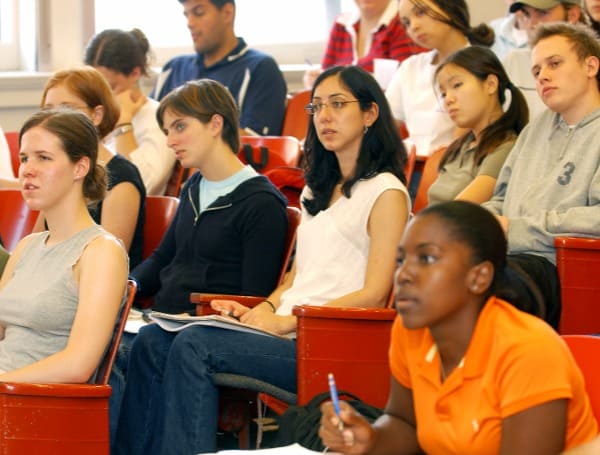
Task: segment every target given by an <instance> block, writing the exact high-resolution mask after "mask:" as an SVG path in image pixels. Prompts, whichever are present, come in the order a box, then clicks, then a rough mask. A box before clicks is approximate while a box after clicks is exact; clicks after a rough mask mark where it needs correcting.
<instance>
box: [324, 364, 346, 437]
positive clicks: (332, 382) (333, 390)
mask: <svg viewBox="0 0 600 455" xmlns="http://www.w3.org/2000/svg"><path fill="white" fill-rule="evenodd" d="M327 381H328V382H329V395H330V396H331V401H332V402H333V409H334V410H335V415H337V416H338V419H339V422H340V423H339V424H338V429H339V430H340V431H342V430H343V429H344V424H343V423H342V418H341V417H340V398H339V397H338V392H337V387H336V386H335V378H334V377H333V373H329V374H328V375H327Z"/></svg>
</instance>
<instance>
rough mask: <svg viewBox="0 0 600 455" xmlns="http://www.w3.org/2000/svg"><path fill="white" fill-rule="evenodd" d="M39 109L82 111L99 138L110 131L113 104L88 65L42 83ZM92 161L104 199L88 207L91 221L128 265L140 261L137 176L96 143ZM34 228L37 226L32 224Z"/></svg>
mask: <svg viewBox="0 0 600 455" xmlns="http://www.w3.org/2000/svg"><path fill="white" fill-rule="evenodd" d="M42 106H43V107H47V108H48V107H58V106H70V107H73V108H75V109H77V110H80V111H82V112H84V113H86V114H87V115H88V116H89V117H90V118H91V119H92V121H93V122H94V125H96V128H97V129H98V134H99V136H100V138H105V137H106V136H107V135H108V134H109V133H110V132H111V131H113V130H114V127H115V124H116V123H117V119H118V118H119V106H118V104H117V102H116V100H115V98H114V96H113V94H112V92H111V90H110V86H109V85H108V82H106V79H105V78H104V76H102V74H101V73H99V72H98V71H97V70H95V69H94V68H92V67H89V66H88V67H83V68H76V69H71V70H63V71H58V72H56V73H54V74H53V75H52V76H51V77H50V79H49V80H48V81H47V82H46V86H45V87H44V92H43V94H42ZM98 162H99V163H100V164H101V165H103V166H104V167H105V168H106V172H107V175H108V187H107V189H108V192H107V193H106V197H104V198H103V199H102V200H99V201H97V202H95V203H94V204H91V205H90V206H89V210H90V213H91V215H92V218H93V219H94V221H95V222H96V223H98V224H100V225H102V227H104V228H105V229H106V230H107V231H108V232H110V233H111V234H114V236H115V237H117V238H118V239H120V240H121V241H122V242H123V244H124V245H125V248H127V251H129V265H130V266H131V267H135V266H136V265H137V264H138V263H139V262H140V261H141V259H142V249H143V239H142V233H143V226H144V218H145V207H146V189H145V188H144V183H143V182H142V178H141V176H140V173H139V171H138V169H137V167H135V165H134V164H132V163H131V162H130V161H128V160H126V159H125V158H123V157H122V156H121V155H119V154H116V153H115V152H113V151H111V150H109V149H108V148H107V147H106V146H104V144H102V142H100V144H99V145H98ZM38 226H39V223H38Z"/></svg>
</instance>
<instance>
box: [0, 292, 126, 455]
mask: <svg viewBox="0 0 600 455" xmlns="http://www.w3.org/2000/svg"><path fill="white" fill-rule="evenodd" d="M135 292H136V286H135V283H134V282H133V281H129V282H128V285H127V300H126V303H125V304H124V305H123V307H122V308H121V310H120V312H119V319H118V321H117V324H116V326H115V331H114V333H113V337H112V339H111V341H110V345H109V349H108V350H107V352H106V354H105V355H104V358H103V359H102V362H101V363H100V367H99V368H98V371H97V373H96V375H95V376H96V377H95V380H94V381H93V382H91V383H89V384H31V383H13V382H3V383H0V422H2V431H0V448H1V450H0V452H1V453H2V454H3V455H21V454H25V453H31V454H33V453H35V454H61V455H80V454H102V455H106V454H108V453H109V445H110V440H109V430H108V399H109V397H110V393H111V389H110V386H109V385H108V377H109V375H110V371H111V369H112V365H113V363H114V360H115V356H116V353H117V349H118V347H119V343H120V342H121V336H122V334H123V329H124V327H125V321H126V320H127V315H128V314H129V310H130V308H131V303H132V302H133V298H134V296H135Z"/></svg>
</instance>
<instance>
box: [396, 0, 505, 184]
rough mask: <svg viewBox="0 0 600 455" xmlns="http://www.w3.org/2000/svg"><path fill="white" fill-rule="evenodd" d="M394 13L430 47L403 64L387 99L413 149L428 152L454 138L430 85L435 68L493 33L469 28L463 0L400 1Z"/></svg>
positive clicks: (412, 34) (485, 42) (484, 28)
mask: <svg viewBox="0 0 600 455" xmlns="http://www.w3.org/2000/svg"><path fill="white" fill-rule="evenodd" d="M398 14H399V15H400V22H401V23H402V25H404V27H406V30H407V32H408V35H409V36H410V37H411V38H412V39H413V40H414V41H415V43H417V44H418V45H419V46H423V47H425V48H427V49H431V50H430V51H429V52H422V53H420V54H417V55H413V56H412V57H409V58H407V59H406V60H404V61H403V62H402V64H401V65H400V67H399V68H398V70H396V72H395V73H394V76H393V77H392V81H391V82H390V85H389V87H388V88H387V90H386V97H387V99H388V101H389V103H390V106H391V108H392V113H393V114H394V117H395V118H396V120H398V121H402V122H405V123H406V127H407V129H408V133H409V138H410V140H411V142H412V143H414V144H415V145H416V147H417V153H418V154H419V155H422V156H428V155H429V154H430V153H431V151H432V150H433V149H435V148H437V147H439V146H441V145H448V144H449V143H450V142H452V140H453V138H454V135H455V126H454V124H453V123H452V120H451V119H450V117H449V116H448V114H447V113H446V112H443V110H442V109H441V106H440V105H439V100H438V98H437V95H436V93H435V90H434V89H433V84H432V81H433V76H434V74H435V70H436V68H437V66H438V65H439V64H440V63H442V62H443V61H444V59H445V58H446V57H448V56H449V55H450V54H452V53H454V52H456V51H457V50H459V49H462V48H463V47H467V46H469V45H470V44H481V45H484V46H490V45H491V44H492V43H493V42H494V32H493V31H492V29H491V28H489V27H488V26H487V25H485V24H480V25H479V26H477V27H471V25H470V18H469V9H468V6H467V3H466V2H465V0H400V2H399V3H398ZM411 186H412V185H411Z"/></svg>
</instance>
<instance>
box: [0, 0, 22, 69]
mask: <svg viewBox="0 0 600 455" xmlns="http://www.w3.org/2000/svg"><path fill="white" fill-rule="evenodd" d="M17 30H18V27H17V1H16V0H0V70H3V71H6V70H16V69H18V68H19V46H18V40H17Z"/></svg>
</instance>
